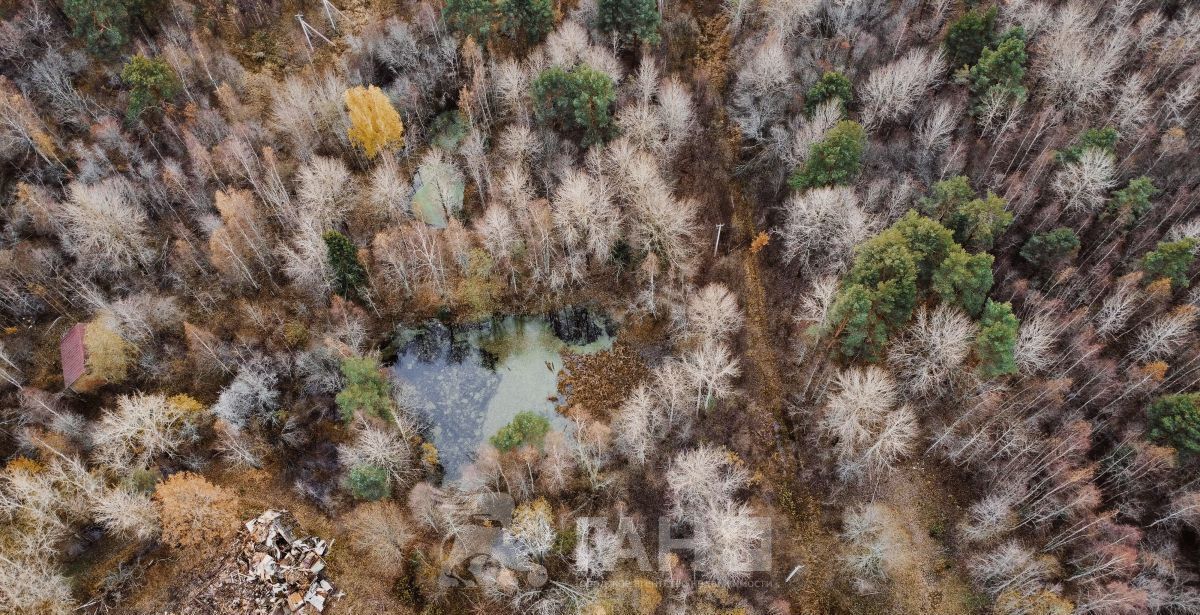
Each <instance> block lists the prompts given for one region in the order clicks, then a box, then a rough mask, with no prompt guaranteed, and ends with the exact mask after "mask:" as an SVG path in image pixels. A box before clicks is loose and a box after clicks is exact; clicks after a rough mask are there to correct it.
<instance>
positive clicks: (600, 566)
mask: <svg viewBox="0 0 1200 615" xmlns="http://www.w3.org/2000/svg"><path fill="white" fill-rule="evenodd" d="M588 519H589V518H588V517H584V518H581V519H579V522H578V525H579V528H578V530H577V531H576V534H577V535H578V540H577V542H576V543H575V552H574V554H573V555H574V560H575V561H574V567H575V571H576V572H578V573H579V574H580V575H582V576H584V577H587V578H599V577H602V576H604V575H605V574H608V572H610V571H612V570H613V569H615V568H616V565H617V558H618V557H619V556H620V553H621V551H620V549H621V542H620V539H619V538H618V537H617V535H616V534H614V533H613V532H612V530H609V529H608V528H607V527H603V526H599V527H593V526H592V524H591V523H590V522H589V521H588Z"/></svg>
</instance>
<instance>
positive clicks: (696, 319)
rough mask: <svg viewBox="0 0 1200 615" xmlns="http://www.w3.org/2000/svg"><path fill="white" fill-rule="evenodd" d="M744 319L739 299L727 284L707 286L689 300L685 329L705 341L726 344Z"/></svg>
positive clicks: (738, 329)
mask: <svg viewBox="0 0 1200 615" xmlns="http://www.w3.org/2000/svg"><path fill="white" fill-rule="evenodd" d="M743 320H744V317H743V316H742V310H741V308H740V307H738V303H737V297H736V296H734V294H733V293H732V292H730V291H729V289H728V288H726V287H725V285H724V284H721V283H719V282H713V283H711V284H707V285H705V286H704V287H703V288H701V289H700V290H698V291H696V292H695V294H693V295H692V296H691V297H689V298H688V303H687V323H686V329H687V331H688V333H689V334H691V335H692V336H693V337H695V338H696V339H698V340H701V341H702V342H724V341H727V340H728V339H729V338H730V337H731V336H733V335H736V334H737V332H738V331H740V330H741V328H742V321H743Z"/></svg>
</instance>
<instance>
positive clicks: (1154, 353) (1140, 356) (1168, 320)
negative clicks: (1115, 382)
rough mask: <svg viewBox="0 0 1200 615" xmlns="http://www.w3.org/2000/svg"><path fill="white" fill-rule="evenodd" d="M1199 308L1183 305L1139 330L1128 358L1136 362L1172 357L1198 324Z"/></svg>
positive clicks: (1157, 317)
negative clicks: (1197, 314)
mask: <svg viewBox="0 0 1200 615" xmlns="http://www.w3.org/2000/svg"><path fill="white" fill-rule="evenodd" d="M1196 312H1197V308H1196V307H1195V306H1192V305H1181V306H1178V307H1176V308H1175V309H1173V310H1171V311H1170V312H1168V313H1166V314H1162V315H1160V316H1156V317H1155V318H1154V319H1153V320H1151V321H1150V322H1149V323H1147V324H1146V325H1145V326H1144V327H1142V328H1141V329H1139V330H1138V334H1137V338H1136V339H1135V340H1134V347H1133V350H1132V351H1130V353H1129V355H1128V359H1129V360H1130V361H1132V362H1135V363H1142V362H1146V361H1156V360H1159V359H1167V358H1171V357H1173V356H1174V355H1175V353H1177V352H1179V350H1181V349H1182V348H1183V345H1184V344H1185V343H1186V342H1187V340H1188V339H1189V338H1190V336H1191V333H1192V327H1193V325H1195V324H1196Z"/></svg>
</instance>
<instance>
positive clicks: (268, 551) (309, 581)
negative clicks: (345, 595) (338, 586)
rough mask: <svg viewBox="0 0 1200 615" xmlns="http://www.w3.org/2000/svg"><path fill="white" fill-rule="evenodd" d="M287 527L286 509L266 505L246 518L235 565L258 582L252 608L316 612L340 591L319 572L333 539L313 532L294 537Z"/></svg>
mask: <svg viewBox="0 0 1200 615" xmlns="http://www.w3.org/2000/svg"><path fill="white" fill-rule="evenodd" d="M292 527H294V523H292V522H291V516H290V515H288V513H287V511H277V510H268V511H266V512H264V513H263V514H261V515H259V516H258V518H256V519H252V520H250V521H248V522H246V534H245V535H244V540H243V543H242V555H241V557H240V558H239V565H238V568H239V569H240V570H241V571H242V572H244V573H245V574H246V575H247V580H248V581H250V582H251V583H253V584H257V585H258V586H259V587H260V591H256V592H254V594H255V598H254V602H255V604H254V605H253V607H254V608H253V612H261V613H268V614H270V615H285V614H289V613H320V612H323V611H324V610H325V606H326V605H327V604H328V602H329V600H330V599H331V598H334V597H337V596H339V595H341V594H340V593H335V592H334V588H333V585H331V584H330V583H329V581H328V580H326V579H325V578H324V575H323V574H322V572H323V571H324V570H325V553H326V552H328V551H329V547H330V546H332V543H327V542H325V541H324V540H321V539H320V538H316V537H309V538H300V539H297V538H296V537H295V536H294V535H293V534H292V530H291V528H292ZM262 590H267V591H262ZM246 606H250V605H246Z"/></svg>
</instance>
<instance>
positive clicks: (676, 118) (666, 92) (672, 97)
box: [658, 77, 696, 155]
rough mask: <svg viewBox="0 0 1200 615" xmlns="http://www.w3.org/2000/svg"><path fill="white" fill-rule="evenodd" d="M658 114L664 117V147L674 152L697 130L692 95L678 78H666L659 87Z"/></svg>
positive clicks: (667, 150)
mask: <svg viewBox="0 0 1200 615" xmlns="http://www.w3.org/2000/svg"><path fill="white" fill-rule="evenodd" d="M658 114H659V117H660V118H661V119H662V125H663V129H664V131H665V134H664V135H663V149H664V151H665V153H666V154H668V155H670V154H674V153H675V152H676V151H678V150H679V147H680V146H681V145H683V144H684V143H686V142H687V140H688V139H689V138H690V137H691V135H692V134H693V133H694V132H695V126H696V120H695V117H696V110H695V105H694V104H693V103H692V95H691V93H690V92H688V91H687V88H686V87H684V85H683V84H682V83H680V82H679V80H678V79H676V78H674V77H671V78H669V79H665V80H663V82H662V85H660V86H659V89H658Z"/></svg>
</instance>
